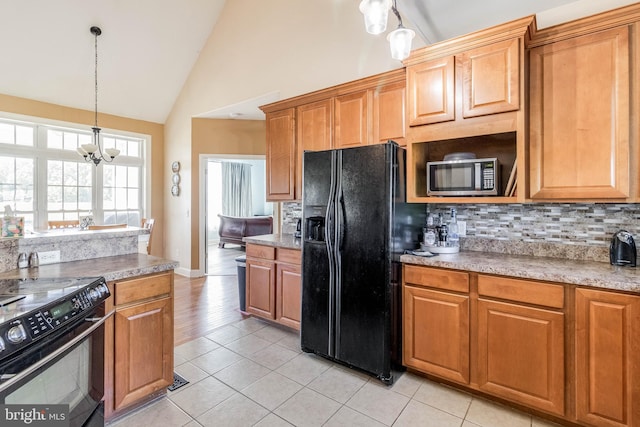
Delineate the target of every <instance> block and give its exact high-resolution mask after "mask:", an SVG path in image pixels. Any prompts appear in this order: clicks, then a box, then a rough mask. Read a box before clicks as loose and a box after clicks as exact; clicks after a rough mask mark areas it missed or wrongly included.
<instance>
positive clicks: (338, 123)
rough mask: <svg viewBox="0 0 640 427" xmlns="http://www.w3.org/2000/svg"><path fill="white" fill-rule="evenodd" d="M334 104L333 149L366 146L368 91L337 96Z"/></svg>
mask: <svg viewBox="0 0 640 427" xmlns="http://www.w3.org/2000/svg"><path fill="white" fill-rule="evenodd" d="M334 102H335V104H334V108H335V110H334V117H335V121H334V125H335V127H334V141H335V148H347V147H360V146H363V145H368V144H369V141H370V138H369V91H368V90H364V91H360V92H355V93H350V94H348V95H342V96H337V97H336V98H335V101H334Z"/></svg>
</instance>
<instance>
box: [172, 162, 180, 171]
mask: <svg viewBox="0 0 640 427" xmlns="http://www.w3.org/2000/svg"><path fill="white" fill-rule="evenodd" d="M171 170H172V171H173V172H179V171H180V162H177V161H176V162H173V163H171Z"/></svg>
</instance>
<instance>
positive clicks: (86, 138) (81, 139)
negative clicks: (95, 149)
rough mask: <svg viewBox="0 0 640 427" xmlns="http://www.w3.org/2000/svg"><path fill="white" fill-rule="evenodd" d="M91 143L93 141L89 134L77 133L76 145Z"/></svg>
mask: <svg viewBox="0 0 640 427" xmlns="http://www.w3.org/2000/svg"><path fill="white" fill-rule="evenodd" d="M91 143H93V138H91V135H88V134H83V133H82V134H80V135H78V146H80V145H82V144H91Z"/></svg>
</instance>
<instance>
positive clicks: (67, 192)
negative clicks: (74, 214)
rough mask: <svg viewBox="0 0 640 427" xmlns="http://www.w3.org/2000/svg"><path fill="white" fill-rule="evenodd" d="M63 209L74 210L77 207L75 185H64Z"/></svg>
mask: <svg viewBox="0 0 640 427" xmlns="http://www.w3.org/2000/svg"><path fill="white" fill-rule="evenodd" d="M62 193H63V194H64V202H63V205H62V206H63V209H64V210H65V211H75V210H77V209H78V189H77V188H76V187H64V189H63V190H62Z"/></svg>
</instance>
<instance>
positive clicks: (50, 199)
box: [47, 185, 62, 211]
mask: <svg viewBox="0 0 640 427" xmlns="http://www.w3.org/2000/svg"><path fill="white" fill-rule="evenodd" d="M61 209H62V187H57V186H51V185H50V186H49V187H47V210H48V211H59V210H61Z"/></svg>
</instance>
